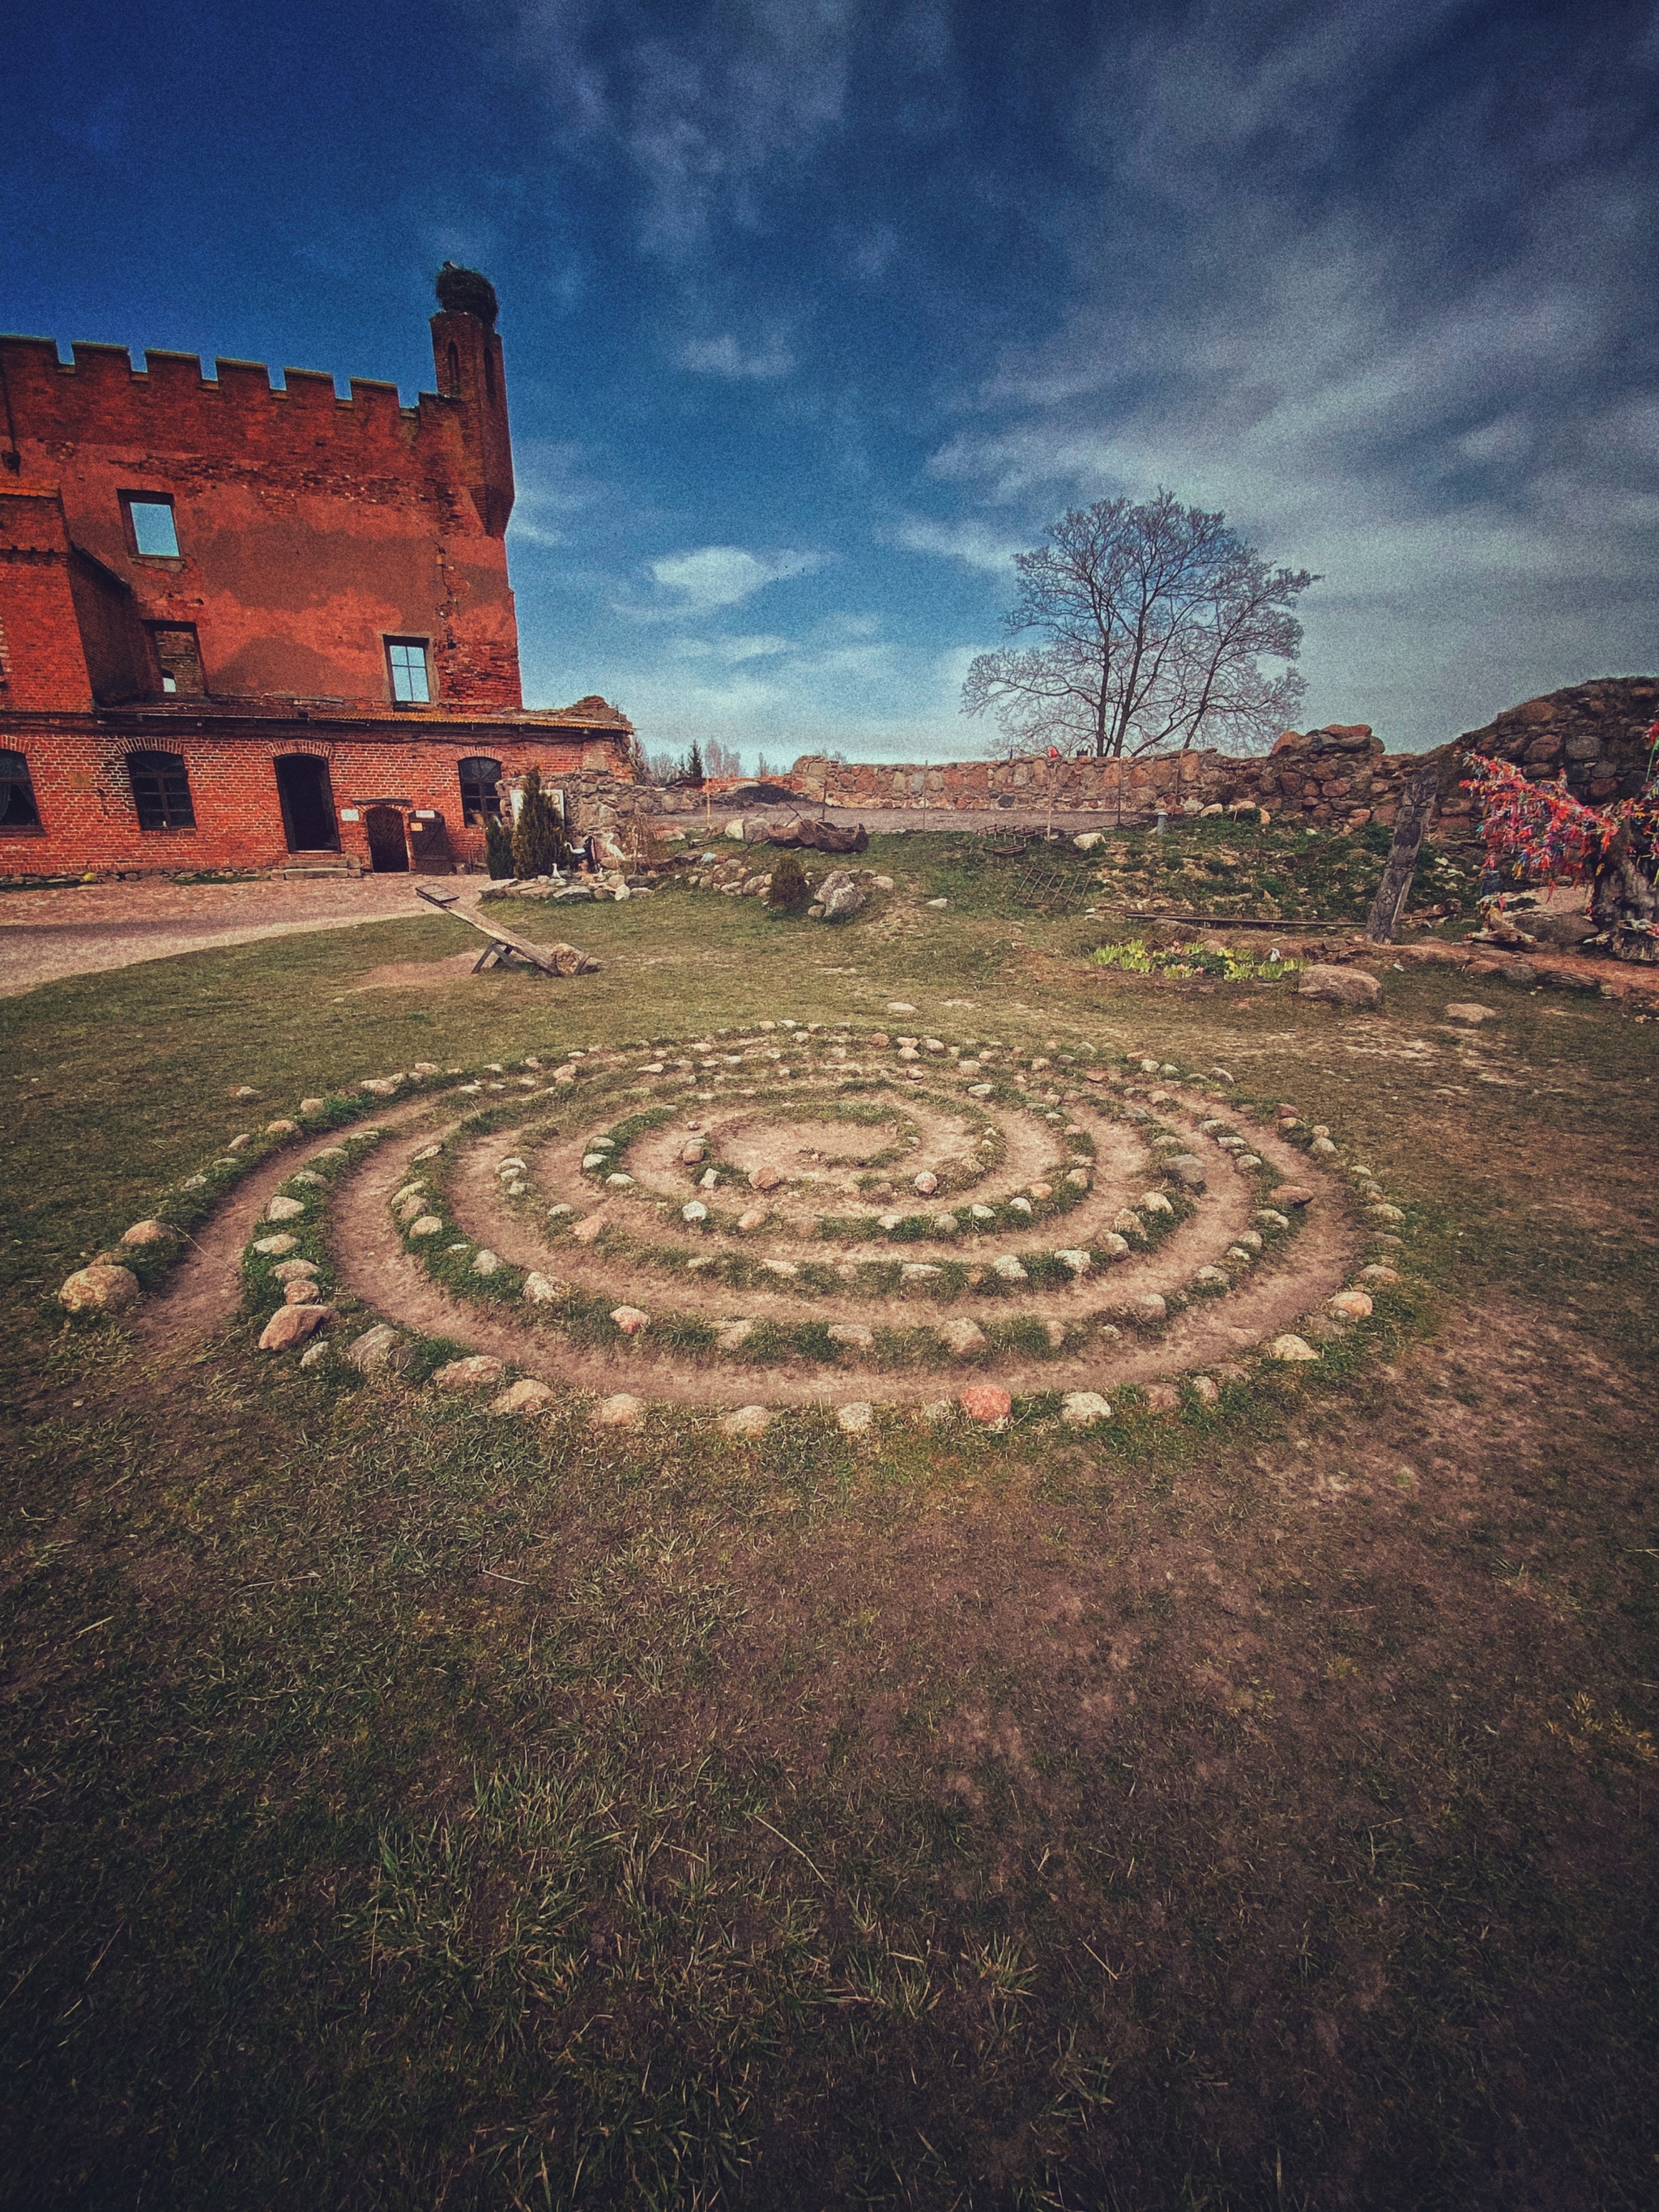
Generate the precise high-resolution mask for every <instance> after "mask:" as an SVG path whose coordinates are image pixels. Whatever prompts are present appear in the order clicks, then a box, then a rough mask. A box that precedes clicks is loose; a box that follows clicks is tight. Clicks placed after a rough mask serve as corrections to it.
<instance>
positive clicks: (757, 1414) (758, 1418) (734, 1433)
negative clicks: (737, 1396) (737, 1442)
mask: <svg viewBox="0 0 1659 2212" xmlns="http://www.w3.org/2000/svg"><path fill="white" fill-rule="evenodd" d="M771 1425H772V1409H771V1407H769V1406H738V1407H736V1408H735V1409H734V1410H733V1411H732V1412H731V1413H726V1414H725V1415H723V1416H722V1418H721V1420H720V1433H721V1435H722V1436H727V1437H762V1436H764V1435H765V1433H766V1431H767V1430H768V1429H769V1428H770V1427H771Z"/></svg>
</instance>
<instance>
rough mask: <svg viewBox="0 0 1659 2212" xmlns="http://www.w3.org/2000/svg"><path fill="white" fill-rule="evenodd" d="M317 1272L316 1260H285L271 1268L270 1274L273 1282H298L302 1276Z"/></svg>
mask: <svg viewBox="0 0 1659 2212" xmlns="http://www.w3.org/2000/svg"><path fill="white" fill-rule="evenodd" d="M292 1241H293V1240H292V1238H290V1239H289V1242H290V1243H292ZM315 1273H317V1262H316V1261H314V1260H283V1261H279V1262H278V1264H277V1265H276V1267H273V1268H272V1269H271V1271H270V1275H271V1280H272V1281H273V1282H277V1283H297V1282H299V1281H301V1279H302V1278H304V1277H306V1276H307V1275H314V1274H315Z"/></svg>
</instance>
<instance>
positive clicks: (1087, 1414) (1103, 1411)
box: [1060, 1390, 1112, 1429]
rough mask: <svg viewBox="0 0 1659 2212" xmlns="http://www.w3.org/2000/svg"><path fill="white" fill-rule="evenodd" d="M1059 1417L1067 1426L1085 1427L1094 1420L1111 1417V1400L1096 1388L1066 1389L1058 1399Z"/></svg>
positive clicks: (1107, 1419)
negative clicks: (1063, 1394) (1059, 1399)
mask: <svg viewBox="0 0 1659 2212" xmlns="http://www.w3.org/2000/svg"><path fill="white" fill-rule="evenodd" d="M1111 1418H1112V1407H1111V1401H1110V1400H1109V1399H1107V1398H1103V1397H1102V1396H1101V1395H1100V1393H1099V1391H1098V1390H1068V1391H1067V1392H1066V1395H1065V1396H1064V1398H1062V1399H1061V1401H1060V1419H1061V1420H1062V1421H1064V1422H1065V1423H1066V1426H1067V1427H1068V1428H1073V1429H1086V1428H1088V1427H1089V1426H1090V1425H1091V1424H1092V1423H1094V1422H1096V1421H1109V1420H1110V1419H1111Z"/></svg>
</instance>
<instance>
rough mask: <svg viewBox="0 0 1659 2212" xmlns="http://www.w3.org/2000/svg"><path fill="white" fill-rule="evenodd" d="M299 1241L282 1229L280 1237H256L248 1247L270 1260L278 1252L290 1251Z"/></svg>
mask: <svg viewBox="0 0 1659 2212" xmlns="http://www.w3.org/2000/svg"><path fill="white" fill-rule="evenodd" d="M299 1241H300V1240H299V1238H298V1237H290V1236H289V1235H288V1233H287V1231H283V1235H282V1236H280V1237H258V1238H257V1239H256V1240H255V1242H254V1243H252V1244H250V1245H249V1247H248V1249H249V1251H250V1252H257V1253H258V1255H259V1256H260V1258H261V1259H262V1260H270V1259H275V1258H276V1255H277V1254H278V1253H280V1252H291V1251H292V1250H293V1249H294V1248H295V1245H296V1244H297V1243H299Z"/></svg>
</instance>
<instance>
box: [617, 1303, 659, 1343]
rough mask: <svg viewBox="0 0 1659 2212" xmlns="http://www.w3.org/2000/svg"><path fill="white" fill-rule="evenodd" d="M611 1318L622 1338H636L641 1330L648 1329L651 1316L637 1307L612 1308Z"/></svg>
mask: <svg viewBox="0 0 1659 2212" xmlns="http://www.w3.org/2000/svg"><path fill="white" fill-rule="evenodd" d="M611 1320H612V1321H613V1322H616V1324H617V1328H619V1329H620V1330H621V1331H622V1333H623V1335H624V1336H637V1335H638V1334H639V1333H640V1331H641V1329H642V1328H650V1326H651V1316H650V1315H649V1314H648V1313H642V1312H641V1310H640V1309H639V1307H638V1306H613V1307H612V1309H611Z"/></svg>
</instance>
